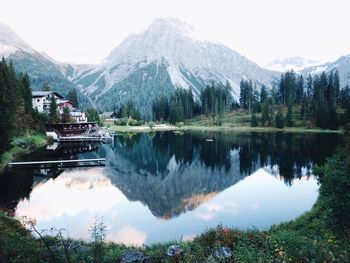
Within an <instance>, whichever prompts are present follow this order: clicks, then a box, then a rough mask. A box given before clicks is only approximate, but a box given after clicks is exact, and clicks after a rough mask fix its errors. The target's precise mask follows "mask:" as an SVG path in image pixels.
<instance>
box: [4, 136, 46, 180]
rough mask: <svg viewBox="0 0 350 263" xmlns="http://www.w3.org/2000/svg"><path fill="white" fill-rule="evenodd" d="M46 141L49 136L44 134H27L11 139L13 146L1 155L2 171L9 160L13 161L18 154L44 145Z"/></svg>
mask: <svg viewBox="0 0 350 263" xmlns="http://www.w3.org/2000/svg"><path fill="white" fill-rule="evenodd" d="M46 143H47V138H46V136H45V135H43V134H27V135H24V136H20V137H15V138H13V139H12V141H11V148H10V149H8V150H7V151H6V152H4V153H3V154H2V155H1V156H0V173H1V172H2V171H3V170H4V168H5V167H6V165H7V164H8V163H9V162H11V161H13V160H14V159H16V158H17V157H18V156H20V155H22V154H25V153H29V152H31V151H33V150H34V149H36V148H39V147H42V146H44V145H45V144H46Z"/></svg>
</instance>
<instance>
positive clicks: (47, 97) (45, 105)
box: [32, 91, 87, 123]
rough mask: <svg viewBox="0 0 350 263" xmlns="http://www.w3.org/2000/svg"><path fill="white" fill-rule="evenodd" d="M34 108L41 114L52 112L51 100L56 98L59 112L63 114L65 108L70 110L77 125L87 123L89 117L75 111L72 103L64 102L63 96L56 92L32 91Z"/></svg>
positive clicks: (79, 111)
mask: <svg viewBox="0 0 350 263" xmlns="http://www.w3.org/2000/svg"><path fill="white" fill-rule="evenodd" d="M32 95H33V96H32V102H33V108H34V109H38V112H39V113H43V112H46V113H48V112H49V111H50V104H51V98H52V97H54V98H55V99H56V102H57V111H58V112H59V113H60V114H62V113H63V108H65V107H66V108H68V109H69V113H70V116H71V119H72V120H73V121H74V122H76V123H85V122H87V115H86V114H85V112H83V111H81V110H78V109H75V108H73V106H72V103H71V102H70V101H68V100H64V98H63V96H61V95H60V94H58V93H57V92H55V91H32Z"/></svg>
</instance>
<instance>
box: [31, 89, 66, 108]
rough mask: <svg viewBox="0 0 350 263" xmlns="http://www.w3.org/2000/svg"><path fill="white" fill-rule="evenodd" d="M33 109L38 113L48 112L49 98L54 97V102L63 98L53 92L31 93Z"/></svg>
mask: <svg viewBox="0 0 350 263" xmlns="http://www.w3.org/2000/svg"><path fill="white" fill-rule="evenodd" d="M32 94H33V97H32V102H33V108H34V109H38V112H40V113H42V112H49V111H50V104H51V98H52V97H55V99H56V101H57V102H58V100H60V99H63V97H62V96H61V95H60V94H58V93H57V92H54V91H33V92H32Z"/></svg>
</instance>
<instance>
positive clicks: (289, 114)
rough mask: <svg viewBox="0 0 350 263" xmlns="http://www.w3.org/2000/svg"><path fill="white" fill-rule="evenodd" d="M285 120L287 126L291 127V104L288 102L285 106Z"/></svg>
mask: <svg viewBox="0 0 350 263" xmlns="http://www.w3.org/2000/svg"><path fill="white" fill-rule="evenodd" d="M286 122H287V125H288V126H289V127H293V120H292V104H291V103H289V104H288V106H287V117H286Z"/></svg>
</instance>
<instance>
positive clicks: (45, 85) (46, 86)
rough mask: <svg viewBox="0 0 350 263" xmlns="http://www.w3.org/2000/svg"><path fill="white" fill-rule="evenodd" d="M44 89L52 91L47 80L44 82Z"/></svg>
mask: <svg viewBox="0 0 350 263" xmlns="http://www.w3.org/2000/svg"><path fill="white" fill-rule="evenodd" d="M42 90H43V91H51V87H50V86H49V84H48V83H47V82H45V83H44V85H43V87H42Z"/></svg>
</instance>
